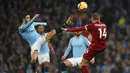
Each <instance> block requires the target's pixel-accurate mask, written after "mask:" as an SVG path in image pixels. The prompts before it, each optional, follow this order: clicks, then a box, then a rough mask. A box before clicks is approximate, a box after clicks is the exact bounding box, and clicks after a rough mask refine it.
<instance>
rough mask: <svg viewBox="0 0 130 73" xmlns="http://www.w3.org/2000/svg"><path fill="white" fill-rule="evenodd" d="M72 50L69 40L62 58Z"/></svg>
mask: <svg viewBox="0 0 130 73" xmlns="http://www.w3.org/2000/svg"><path fill="white" fill-rule="evenodd" d="M71 49H72V45H71V40H70V41H69V45H68V48H67V49H66V51H65V53H64V56H65V57H66V56H67V55H68V54H69V52H70V51H71Z"/></svg>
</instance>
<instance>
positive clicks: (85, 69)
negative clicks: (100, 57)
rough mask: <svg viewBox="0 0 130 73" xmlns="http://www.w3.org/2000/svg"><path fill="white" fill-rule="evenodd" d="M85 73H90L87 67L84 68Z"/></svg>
mask: <svg viewBox="0 0 130 73" xmlns="http://www.w3.org/2000/svg"><path fill="white" fill-rule="evenodd" d="M82 72H83V73H90V72H89V70H88V67H87V66H82Z"/></svg>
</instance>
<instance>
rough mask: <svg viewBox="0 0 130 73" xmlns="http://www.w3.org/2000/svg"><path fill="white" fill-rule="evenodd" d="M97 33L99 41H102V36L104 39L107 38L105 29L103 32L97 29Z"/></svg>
mask: <svg viewBox="0 0 130 73" xmlns="http://www.w3.org/2000/svg"><path fill="white" fill-rule="evenodd" d="M98 31H99V38H100V39H102V37H103V36H104V38H106V37H107V32H106V28H104V29H103V30H102V29H101V28H99V29H98Z"/></svg>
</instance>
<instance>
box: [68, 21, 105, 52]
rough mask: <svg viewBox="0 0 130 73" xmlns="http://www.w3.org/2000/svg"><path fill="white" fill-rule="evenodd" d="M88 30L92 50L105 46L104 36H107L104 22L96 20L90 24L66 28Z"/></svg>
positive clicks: (72, 30)
mask: <svg viewBox="0 0 130 73" xmlns="http://www.w3.org/2000/svg"><path fill="white" fill-rule="evenodd" d="M86 30H87V31H89V32H90V33H91V35H92V41H91V45H90V46H91V47H93V49H94V50H103V49H105V48H106V37H107V27H106V25H105V24H104V23H102V22H100V21H96V22H94V23H92V24H88V25H85V26H82V27H78V28H71V29H67V31H70V32H77V31H86Z"/></svg>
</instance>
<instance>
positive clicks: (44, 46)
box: [39, 42, 50, 54]
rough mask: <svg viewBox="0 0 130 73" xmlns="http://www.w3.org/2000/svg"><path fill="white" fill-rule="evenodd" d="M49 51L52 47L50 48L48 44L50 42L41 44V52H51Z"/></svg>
mask: <svg viewBox="0 0 130 73" xmlns="http://www.w3.org/2000/svg"><path fill="white" fill-rule="evenodd" d="M49 52H50V49H49V46H48V42H46V43H45V44H43V45H42V46H41V49H40V52H39V54H46V53H49Z"/></svg>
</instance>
